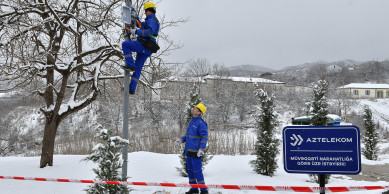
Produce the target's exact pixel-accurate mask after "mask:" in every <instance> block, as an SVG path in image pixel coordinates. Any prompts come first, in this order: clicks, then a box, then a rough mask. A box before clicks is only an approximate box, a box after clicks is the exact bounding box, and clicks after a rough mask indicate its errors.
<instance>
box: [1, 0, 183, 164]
mask: <svg viewBox="0 0 389 194" xmlns="http://www.w3.org/2000/svg"><path fill="white" fill-rule="evenodd" d="M144 2H145V0H139V1H136V2H135V5H136V6H135V7H136V9H138V10H141V9H142V6H143V3H144ZM121 3H122V1H121V0H89V1H79V0H74V1H70V0H64V1H52V0H33V1H20V0H17V1H13V0H3V1H2V2H1V3H0V23H1V27H0V39H1V42H0V48H1V49H0V58H1V65H0V75H1V79H0V81H3V82H6V83H7V88H5V89H4V90H13V89H16V88H23V89H27V90H29V91H31V92H32V93H33V94H38V95H40V96H41V97H42V98H43V99H44V101H45V105H44V106H43V107H42V108H41V111H42V113H43V114H44V115H45V118H46V121H45V127H44V136H43V141H42V153H41V161H40V167H41V168H43V167H45V166H47V165H49V166H52V165H53V154H54V143H55V137H56V133H57V129H58V126H59V125H60V123H61V121H62V120H63V119H65V118H66V117H67V116H69V115H70V114H72V113H74V112H77V111H79V110H81V109H83V108H84V107H86V106H88V105H89V104H91V103H92V102H93V101H95V100H96V99H97V96H98V94H99V93H100V92H101V90H100V88H101V87H102V85H101V81H102V80H106V79H118V78H121V77H123V76H122V75H120V74H121V71H119V70H118V69H117V68H118V67H119V65H121V64H122V63H123V62H122V60H121V59H122V58H123V56H122V51H121V49H120V46H119V45H118V44H119V43H120V41H121V38H120V34H121V31H122V27H121V26H122V23H121V22H120V21H121V19H120V17H121V16H120V6H121ZM141 13H143V12H141ZM185 21H187V20H178V21H164V20H162V21H161V30H162V29H164V28H166V27H171V26H176V25H177V24H178V23H180V22H185ZM159 40H162V41H163V42H164V43H165V45H164V46H165V48H162V49H161V51H159V52H158V53H157V54H155V55H154V56H153V57H152V59H151V61H150V64H149V65H150V66H157V67H158V68H154V69H157V70H160V69H161V65H164V64H166V63H165V62H164V61H163V59H162V57H163V56H165V55H167V54H169V52H171V51H173V50H175V49H178V48H180V46H179V45H176V44H174V42H173V41H170V40H169V39H168V37H167V36H166V35H165V34H163V33H161V36H160V39H159ZM146 66H147V65H146ZM146 68H147V67H146ZM154 73H155V72H154V71H152V72H150V74H151V75H155V74H154ZM142 83H143V84H144V85H149V86H150V87H151V86H152V82H151V83H148V82H147V81H142Z"/></svg>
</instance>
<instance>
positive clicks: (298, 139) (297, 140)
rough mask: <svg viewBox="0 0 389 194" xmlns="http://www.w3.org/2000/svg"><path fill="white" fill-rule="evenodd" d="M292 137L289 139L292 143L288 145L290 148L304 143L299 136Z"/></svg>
mask: <svg viewBox="0 0 389 194" xmlns="http://www.w3.org/2000/svg"><path fill="white" fill-rule="evenodd" d="M292 136H293V137H290V139H291V140H292V141H294V142H293V143H290V145H292V146H296V145H301V144H302V143H303V141H304V139H303V138H302V137H301V136H300V135H297V136H296V134H292Z"/></svg>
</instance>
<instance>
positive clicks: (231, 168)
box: [0, 145, 389, 194]
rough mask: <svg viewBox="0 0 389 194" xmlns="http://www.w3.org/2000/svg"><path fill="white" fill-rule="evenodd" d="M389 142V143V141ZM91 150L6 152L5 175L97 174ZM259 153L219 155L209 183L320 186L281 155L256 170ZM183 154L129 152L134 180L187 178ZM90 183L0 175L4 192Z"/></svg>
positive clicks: (77, 189)
mask: <svg viewBox="0 0 389 194" xmlns="http://www.w3.org/2000/svg"><path fill="white" fill-rule="evenodd" d="M385 146H386V145H385ZM83 158H85V156H79V155H77V156H75V155H56V156H54V166H52V167H46V168H43V169H41V168H39V157H3V158H0V176H23V177H42V178H69V179H88V180H90V179H93V178H94V177H95V175H94V173H93V171H92V169H93V168H94V167H96V165H95V164H94V163H92V162H85V161H81V160H82V159H83ZM254 159H255V156H254V155H243V156H226V155H216V156H214V158H213V159H212V160H211V161H210V163H209V164H208V165H207V166H206V168H205V172H204V175H205V180H206V183H207V184H233V185H264V186H311V187H317V186H318V185H317V184H315V183H311V182H307V180H309V178H308V175H306V174H289V173H286V172H285V171H284V169H283V166H282V158H279V161H278V165H279V168H278V170H277V172H276V173H275V176H273V177H267V176H263V175H258V174H255V173H254V172H253V171H252V168H251V167H250V165H249V161H250V160H254ZM179 163H180V161H179V157H178V155H176V154H157V153H150V152H135V153H130V154H129V164H128V175H129V176H130V178H129V179H128V181H141V182H160V183H165V182H167V183H187V181H188V180H187V178H184V177H181V176H180V175H179V174H178V172H177V171H176V169H175V167H179ZM362 163H366V164H383V163H389V159H385V160H381V161H379V162H376V163H375V162H371V161H367V160H365V159H363V160H362ZM88 185H89V184H84V183H60V182H39V181H22V180H4V179H0V193H1V194H11V193H12V194H15V193H18V194H24V193H29V194H31V193H39V194H54V193H55V194H62V193H63V194H65V193H66V194H69V193H72V194H77V193H85V191H83V190H84V189H85V188H86V187H87V186H88ZM369 185H381V186H383V185H389V183H388V182H384V181H380V182H367V181H354V180H351V179H350V178H349V177H346V176H343V175H333V176H332V177H331V180H330V183H329V184H328V185H326V186H369ZM131 188H132V189H134V191H133V192H131V193H153V192H155V191H169V192H171V193H172V194H173V193H185V192H186V191H187V190H188V189H187V188H171V187H164V188H162V187H144V186H131ZM210 193H223V194H232V193H258V191H238V190H216V189H212V190H210ZM261 193H269V194H270V193H273V194H274V193H291V192H261ZM352 193H382V190H375V191H361V192H352Z"/></svg>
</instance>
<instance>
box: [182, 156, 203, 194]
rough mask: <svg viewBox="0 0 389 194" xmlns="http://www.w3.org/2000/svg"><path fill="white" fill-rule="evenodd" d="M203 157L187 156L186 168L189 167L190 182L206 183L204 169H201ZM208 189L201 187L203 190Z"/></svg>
mask: <svg viewBox="0 0 389 194" xmlns="http://www.w3.org/2000/svg"><path fill="white" fill-rule="evenodd" d="M201 166H202V164H201V158H195V157H190V156H187V157H186V168H187V169H188V177H189V184H205V181H204V175H203V170H202V169H201ZM192 190H197V188H192ZM206 190H207V189H205V188H201V191H206Z"/></svg>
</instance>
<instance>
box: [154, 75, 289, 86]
mask: <svg viewBox="0 0 389 194" xmlns="http://www.w3.org/2000/svg"><path fill="white" fill-rule="evenodd" d="M207 79H224V80H231V81H234V82H245V83H269V84H285V82H279V81H273V80H269V79H264V78H250V77H229V76H217V75H206V76H204V77H182V76H171V77H169V78H165V79H162V80H161V81H171V82H200V81H201V82H204V81H205V80H207Z"/></svg>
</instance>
